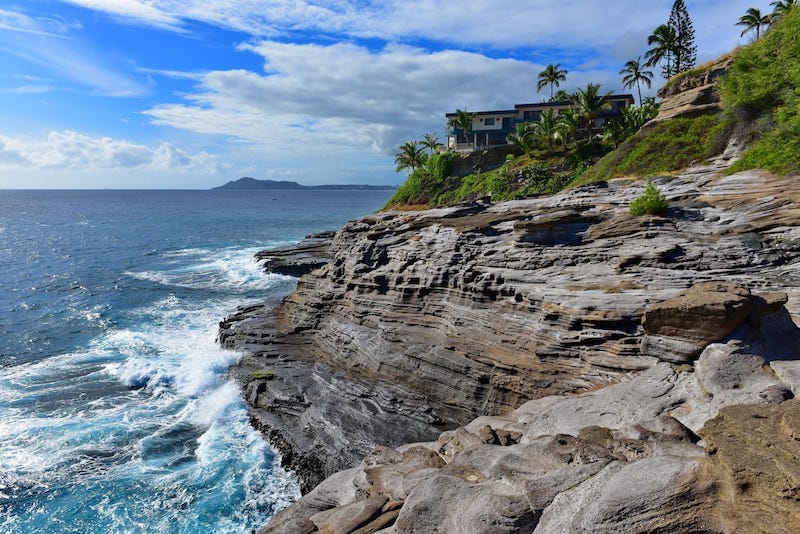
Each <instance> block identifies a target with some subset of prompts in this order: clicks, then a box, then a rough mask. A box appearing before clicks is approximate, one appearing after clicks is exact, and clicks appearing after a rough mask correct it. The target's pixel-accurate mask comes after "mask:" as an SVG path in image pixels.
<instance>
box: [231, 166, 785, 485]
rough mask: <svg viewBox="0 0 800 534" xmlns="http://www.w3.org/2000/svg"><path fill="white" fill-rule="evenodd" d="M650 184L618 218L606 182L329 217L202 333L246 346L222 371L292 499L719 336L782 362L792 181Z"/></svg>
mask: <svg viewBox="0 0 800 534" xmlns="http://www.w3.org/2000/svg"><path fill="white" fill-rule="evenodd" d="M655 182H656V184H657V185H658V187H660V188H661V190H662V192H663V193H664V194H665V195H666V196H667V198H668V199H669V201H670V205H671V208H670V212H669V214H668V216H667V217H631V216H630V215H628V213H627V208H628V204H629V203H630V201H631V200H632V199H633V198H635V197H636V196H637V195H638V194H640V193H641V190H642V187H643V184H642V183H640V182H633V183H631V182H626V181H614V182H610V183H607V184H597V185H594V186H591V187H586V188H581V189H577V190H572V191H568V192H565V193H563V194H560V195H556V196H553V197H542V198H534V199H528V200H521V201H514V202H508V203H504V204H496V205H491V204H489V205H485V204H476V205H465V206H459V207H454V208H447V209H437V210H430V211H425V212H415V213H406V212H386V213H380V214H376V215H371V216H368V217H365V218H363V219H361V220H358V221H354V222H351V223H349V224H347V225H345V227H344V228H342V229H341V230H340V231H339V232H337V234H336V236H335V237H334V238H333V241H332V243H331V245H330V254H331V258H332V260H331V261H330V262H329V263H327V264H325V265H323V266H322V267H320V268H318V269H316V270H314V271H312V272H310V273H308V274H307V275H305V276H304V277H302V278H301V279H300V280H299V282H298V287H297V290H296V291H295V292H293V293H292V294H290V295H289V296H288V297H286V298H285V299H284V300H283V301H282V302H281V303H280V305H278V306H277V307H271V306H267V307H258V306H254V307H250V308H247V309H243V310H240V311H238V312H236V313H234V314H233V315H232V316H231V317H230V318H228V319H227V320H226V321H224V322H223V323H222V325H221V330H220V339H221V341H222V342H223V343H224V344H225V345H227V346H233V347H238V348H242V349H245V350H246V351H247V352H248V353H249V355H248V356H247V357H246V358H244V359H243V360H242V363H241V365H240V366H239V367H238V368H235V369H234V372H235V374H236V375H237V376H238V377H239V379H240V380H241V381H242V383H243V384H244V387H245V392H246V396H247V399H248V402H249V403H250V405H251V413H252V417H253V420H254V422H255V423H256V424H257V425H258V426H260V427H261V428H262V429H263V430H264V431H265V433H266V434H267V435H268V436H270V438H271V439H272V441H273V443H275V444H276V445H277V446H278V447H279V448H280V449H281V451H282V452H283V453H284V459H285V461H286V462H287V464H288V465H289V466H291V467H293V468H296V469H298V472H299V474H300V476H301V478H302V479H303V480H304V483H305V490H308V489H310V488H311V487H313V486H314V485H315V484H316V483H317V482H319V481H320V480H322V479H323V478H324V477H325V476H327V475H329V474H331V473H333V472H334V471H336V470H340V469H344V468H348V467H352V466H353V465H356V464H357V463H358V462H359V461H360V459H361V458H362V457H363V456H364V455H366V454H368V453H369V452H370V451H371V450H372V449H373V448H374V447H375V446H377V445H383V446H389V447H395V446H398V445H400V444H402V443H408V442H414V441H425V440H431V439H434V438H435V437H436V436H438V435H439V434H440V433H441V432H442V431H443V430H447V429H448V428H455V427H457V426H459V425H465V424H467V423H468V422H469V421H471V420H472V419H474V418H475V417H478V416H481V415H496V414H503V413H509V412H510V411H511V410H513V409H515V408H517V407H519V406H520V405H522V404H523V403H525V402H526V401H528V400H530V399H536V398H541V397H547V396H551V395H576V394H580V393H583V392H587V391H592V390H597V389H599V388H603V387H604V386H608V385H611V384H614V383H618V382H622V381H627V380H628V379H630V377H631V376H634V375H636V374H637V373H640V372H642V371H645V370H647V369H650V368H652V367H653V366H654V365H656V364H658V363H659V362H669V363H678V364H686V365H692V364H693V362H694V361H695V359H696V358H697V356H698V354H700V353H701V351H703V350H705V347H706V346H707V345H708V344H709V343H714V342H718V341H719V342H722V343H723V344H724V343H725V340H726V339H728V338H730V336H731V335H733V332H735V331H736V330H737V329H742V328H749V329H750V330H749V332H750V334H748V335H751V336H754V337H755V338H758V339H754V340H751V339H745V341H746V342H747V343H751V342H752V343H758V342H760V343H762V344H764V345H765V346H766V345H769V346H768V347H767V348H768V349H769V350H766V349H765V351H766V352H765V351H761V352H759V354H766V353H769V354H770V355H771V356H769V357H770V358H774V357H778V356H780V357H781V358H784V359H785V358H791V357H793V356H792V355H796V350H797V344H796V341H793V338H792V335H793V328H794V325H793V323H792V321H791V316H792V315H794V317H795V319H796V318H797V315H798V311H800V306H798V298H799V297H800V293H799V292H798V291H799V290H798V288H800V272H799V270H798V258H800V228H799V227H798V221H800V188H798V186H797V182H796V180H794V179H783V178H776V177H773V176H770V175H768V174H765V173H759V172H746V173H739V174H735V175H732V176H721V175H718V174H715V173H714V172H713V171H711V170H707V171H702V170H698V169H694V170H692V171H691V172H689V173H687V174H685V175H683V176H680V177H676V178H673V179H664V178H657V179H656V180H655ZM643 319H644V320H643ZM741 335H743V336H744V335H745V334H741ZM734 349H735V348H730V347H729V348H727V349H725V350H734ZM736 350H738V349H736ZM264 369H266V370H268V371H270V372H271V374H270V375H269V377H268V378H265V377H263V376H260V375H259V374H258V373H254V371H259V370H264ZM781 372H783V373H784V375H783V376H789V375H791V373H792V372H793V371H792V369H791V368H789V369H783V370H782V371H781ZM756 394H758V393H756ZM770 395H772V397H770V398H777V397H780V396H781V395H783V393H782V392H778V391H775V392H772V393H770ZM776 396H777V397H776ZM687 406H688V405H687ZM690 409H694V412H692V413H696V412H697V410H699V408H691V406H689V407H687V408H686V410H687V413H688V411H690ZM686 417H687V418H690V415H686ZM687 420H689V419H687ZM589 424H599V425H602V424H603V423H602V422H598V421H595V422H594V423H592V422H590V421H589V420H588V419H587V421H586V422H585V425H589ZM554 432H555V430H554ZM557 432H566V431H565V430H557ZM504 439H505V438H504Z"/></svg>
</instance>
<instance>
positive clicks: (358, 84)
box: [0, 0, 771, 189]
mask: <svg viewBox="0 0 800 534" xmlns="http://www.w3.org/2000/svg"><path fill="white" fill-rule="evenodd" d="M672 3H673V0H647V1H643V0H609V1H606V2H597V1H596V0H559V1H558V2H554V1H552V0H513V1H512V0H460V1H458V2H453V1H452V0H449V1H446V0H380V1H379V0H0V189H3V188H51V189H62V188H76V189H84V188H103V189H105V188H112V189H116V188H119V189H149V188H165V189H207V188H210V187H214V186H217V185H221V184H224V183H225V182H227V181H228V180H234V179H237V178H239V177H242V176H251V177H254V178H259V179H272V180H292V181H296V182H299V183H301V184H305V185H316V184H324V183H365V184H399V183H401V182H402V181H403V180H404V179H405V178H406V174H405V172H403V173H401V174H398V173H396V172H395V169H394V167H395V165H394V155H395V153H396V152H397V148H398V147H399V145H401V144H402V143H404V142H406V141H409V140H412V139H421V138H422V137H423V136H424V134H426V133H433V134H435V135H437V136H438V137H439V138H440V139H441V140H443V139H444V135H445V126H446V120H445V117H444V115H445V113H448V112H453V111H455V110H456V109H467V110H469V111H480V110H493V109H508V108H513V106H514V104H517V103H527V102H538V101H540V100H543V99H545V98H548V97H549V89H543V90H542V92H541V93H537V91H536V82H537V74H538V73H539V72H540V71H541V70H542V69H543V68H544V67H545V66H546V65H547V64H549V63H553V64H556V63H558V64H560V65H561V68H563V69H566V70H567V71H568V74H567V80H566V82H564V83H562V84H561V88H562V89H565V90H567V91H570V92H572V91H574V90H575V89H576V88H578V87H585V86H586V84H587V83H590V82H593V83H600V84H601V87H602V90H603V91H604V92H605V91H613V92H615V93H618V92H625V93H634V94H635V93H636V90H635V88H633V89H624V88H623V87H622V82H621V78H622V77H621V76H620V75H619V71H620V70H621V69H622V68H623V66H624V64H625V62H626V61H628V60H629V59H635V58H637V57H638V56H640V55H643V54H644V52H645V51H646V50H647V36H648V35H650V34H651V33H652V31H653V29H654V28H655V27H656V26H658V25H659V24H663V23H665V22H666V21H667V19H668V17H669V12H670V9H671V7H672ZM686 5H687V8H688V11H689V14H690V16H691V17H692V20H693V22H694V28H695V32H696V40H697V45H698V64H702V63H703V62H705V61H709V60H712V59H714V58H716V57H718V56H720V55H722V54H724V53H726V52H728V51H730V50H731V49H733V48H734V47H736V46H737V45H740V44H745V43H746V42H748V41H749V40H750V39H751V37H749V36H748V35H745V36H744V37H741V36H740V33H741V30H742V28H741V27H738V26H735V23H736V21H737V20H738V19H739V17H740V16H741V15H742V14H744V12H745V11H746V10H747V8H749V7H757V8H759V9H761V10H762V11H763V12H765V13H767V12H769V11H771V9H770V7H769V2H768V1H762V0H714V1H712V0H686ZM653 70H654V71H655V77H654V80H653V87H652V88H651V89H649V90H646V91H644V92H645V95H652V94H654V93H655V91H656V89H658V87H660V86H661V85H662V84H663V79H662V78H661V77H660V70H659V69H658V68H656V69H653ZM643 89H644V88H643Z"/></svg>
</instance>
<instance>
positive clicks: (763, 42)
mask: <svg viewBox="0 0 800 534" xmlns="http://www.w3.org/2000/svg"><path fill="white" fill-rule="evenodd" d="M778 4H781V5H783V4H784V3H783V2H778ZM793 5H794V4H793ZM776 9H777V6H776ZM798 32H800V9H795V8H792V7H789V8H787V7H786V6H783V11H782V12H781V15H780V16H779V17H778V22H777V23H775V24H773V25H772V27H771V28H770V29H769V31H767V32H766V33H765V34H764V35H763V36H762V38H761V39H759V40H758V41H756V42H754V43H752V44H751V45H749V46H747V47H745V48H743V49H742V50H741V51H740V52H739V54H738V55H737V56H736V59H735V61H734V62H733V65H732V67H731V70H730V73H729V74H728V76H727V77H726V78H725V79H723V80H722V81H721V82H720V84H719V91H720V93H721V96H722V102H723V105H724V108H725V111H726V116H727V117H728V120H731V121H736V122H737V123H739V124H740V129H742V132H741V133H740V137H742V138H743V140H744V141H752V145H751V146H750V148H749V149H748V150H747V151H746V152H745V153H744V155H743V157H742V158H741V159H740V160H739V161H737V162H736V163H735V164H734V165H733V166H732V167H731V169H730V171H731V172H735V171H738V170H743V169H751V168H763V169H767V170H770V171H772V172H774V173H776V174H789V173H792V172H797V171H800V157H798V155H800V91H798V89H797V88H798V87H800V62H798V58H799V57H800V39H798V38H797V35H798Z"/></svg>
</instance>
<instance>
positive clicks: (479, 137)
mask: <svg viewBox="0 0 800 534" xmlns="http://www.w3.org/2000/svg"><path fill="white" fill-rule="evenodd" d="M606 102H608V103H609V104H610V106H609V108H608V110H606V111H604V112H603V113H601V114H600V116H599V117H597V119H595V121H594V122H595V126H596V127H600V126H602V125H603V123H605V122H606V121H607V120H609V119H611V118H614V117H618V116H620V115H621V114H622V110H623V109H624V108H626V107H628V106H632V105H633V103H634V100H633V95H630V94H624V95H609V96H608V97H607V98H606ZM570 108H572V102H571V101H569V100H561V101H557V102H540V103H538V104H517V105H515V106H514V109H506V110H499V111H478V112H475V113H470V114H471V115H474V119H473V120H472V128H470V131H469V132H468V135H467V136H466V137H465V136H464V130H463V129H462V128H456V127H455V125H454V124H453V122H452V121H453V120H454V119H455V118H457V117H458V114H457V113H447V114H446V115H445V117H446V118H447V148H448V149H449V150H459V151H467V152H469V151H472V150H478V149H483V148H487V147H493V146H500V145H507V144H508V141H506V137H508V135H509V134H510V133H513V132H514V131H515V130H516V129H517V124H520V123H523V122H537V121H538V120H539V118H540V117H541V114H542V113H544V112H545V111H547V110H552V111H553V113H554V114H555V115H558V114H559V113H561V112H563V111H566V110H568V109H570Z"/></svg>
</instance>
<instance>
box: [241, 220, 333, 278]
mask: <svg viewBox="0 0 800 534" xmlns="http://www.w3.org/2000/svg"><path fill="white" fill-rule="evenodd" d="M334 235H335V232H330V231H327V232H317V233H315V234H311V235H309V236H306V238H305V239H303V240H302V241H301V242H300V243H297V244H295V245H290V246H287V247H280V248H273V249H270V250H262V251H261V252H258V253H257V254H256V259H257V260H258V261H259V262H260V263H261V265H262V266H263V268H264V270H265V271H266V272H268V273H277V274H284V275H288V276H303V275H304V274H306V273H310V272H311V271H313V270H314V269H317V268H319V267H322V266H323V265H325V264H326V263H328V262H330V261H331V253H330V245H331V240H332V239H333V236H334Z"/></svg>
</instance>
